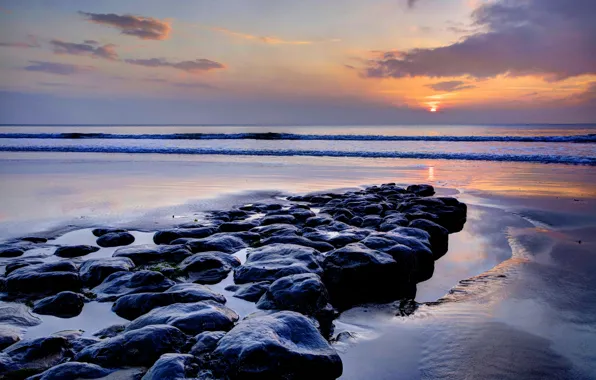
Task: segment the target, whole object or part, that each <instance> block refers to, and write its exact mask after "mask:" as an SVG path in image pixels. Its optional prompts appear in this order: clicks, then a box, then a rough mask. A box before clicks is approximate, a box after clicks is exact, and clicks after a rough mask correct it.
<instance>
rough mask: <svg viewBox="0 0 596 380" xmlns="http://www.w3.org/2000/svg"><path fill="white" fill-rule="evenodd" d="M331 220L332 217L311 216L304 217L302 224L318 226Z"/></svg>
mask: <svg viewBox="0 0 596 380" xmlns="http://www.w3.org/2000/svg"><path fill="white" fill-rule="evenodd" d="M332 222H333V219H331V218H329V217H327V216H313V217H310V218H308V219H306V221H305V222H304V224H305V225H306V226H307V227H318V226H323V225H325V224H329V223H332Z"/></svg>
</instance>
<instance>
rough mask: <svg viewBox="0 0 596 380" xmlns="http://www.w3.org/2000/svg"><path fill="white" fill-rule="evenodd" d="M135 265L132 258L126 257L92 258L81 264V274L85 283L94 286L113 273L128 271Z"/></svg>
mask: <svg viewBox="0 0 596 380" xmlns="http://www.w3.org/2000/svg"><path fill="white" fill-rule="evenodd" d="M134 267H135V264H134V263H133V262H132V260H131V259H129V258H126V257H110V258H105V259H91V260H87V261H85V262H84V263H83V264H81V267H80V268H79V275H80V276H81V280H82V281H83V283H84V284H85V285H86V286H88V287H90V288H92V287H94V286H97V285H99V284H101V283H102V281H103V280H105V278H106V277H108V276H109V275H111V274H112V273H116V272H128V271H130V270H131V269H133V268H134Z"/></svg>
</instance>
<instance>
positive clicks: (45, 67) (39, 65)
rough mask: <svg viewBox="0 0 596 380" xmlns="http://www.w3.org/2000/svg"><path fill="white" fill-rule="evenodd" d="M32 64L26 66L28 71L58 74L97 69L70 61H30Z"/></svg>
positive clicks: (72, 73) (78, 72)
mask: <svg viewBox="0 0 596 380" xmlns="http://www.w3.org/2000/svg"><path fill="white" fill-rule="evenodd" d="M29 63H31V65H29V66H26V67H25V70H27V71H37V72H43V73H49V74H57V75H74V74H81V73H86V72H89V71H93V70H95V67H93V66H82V65H72V64H69V63H59V62H47V61H29Z"/></svg>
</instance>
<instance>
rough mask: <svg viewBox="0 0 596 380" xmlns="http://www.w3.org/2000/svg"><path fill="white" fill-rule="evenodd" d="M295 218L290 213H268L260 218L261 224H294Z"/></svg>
mask: <svg viewBox="0 0 596 380" xmlns="http://www.w3.org/2000/svg"><path fill="white" fill-rule="evenodd" d="M296 222H297V220H296V218H295V217H294V216H292V215H270V216H266V217H264V218H263V219H261V226H268V225H271V224H294V223H296Z"/></svg>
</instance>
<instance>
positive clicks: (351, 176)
mask: <svg viewBox="0 0 596 380" xmlns="http://www.w3.org/2000/svg"><path fill="white" fill-rule="evenodd" d="M88 128H90V129H89V132H98V131H100V132H102V133H116V132H117V133H120V134H123V133H130V132H131V131H132V132H133V133H136V134H140V133H141V132H142V133H151V132H154V131H152V130H151V129H150V128H153V127H143V128H144V129H142V130H139V128H136V129H135V127H127V128H128V129H127V130H122V128H120V130H117V131H115V130H114V129H110V128H106V127H88ZM93 128H95V130H94V129H93ZM147 128H149V130H148V129H147ZM244 129H246V128H244ZM244 129H243V130H244ZM48 130H49V131H51V132H56V133H65V132H69V133H70V132H72V130H75V131H76V132H80V131H81V128H78V129H77V128H72V127H61V128H45V129H44V128H37V129H34V130H30V131H27V132H28V133H29V132H30V133H40V131H41V132H47V131H48ZM214 130H216V132H217V133H224V134H229V133H234V132H236V131H235V130H234V129H233V127H229V128H228V129H226V130H223V132H222V130H221V129H217V128H216V127H211V128H209V127H202V128H201V127H194V129H192V132H194V133H196V132H197V131H200V133H215V132H214ZM254 130H256V131H258V132H259V133H261V132H270V131H271V130H272V129H271V128H266V127H261V128H258V129H254ZM254 130H251V132H252V131H254ZM362 130H363V129H362V128H361V129H358V131H359V133H360V134H362ZM364 130H366V129H364ZM388 130H390V128H377V129H368V130H366V131H367V132H366V133H368V134H369V135H371V136H418V135H419V134H417V133H416V130H413V129H412V128H406V127H403V128H401V129H399V128H397V129H393V132H392V133H391V134H389V133H387V131H388ZM593 130H594V127H585V126H583V127H581V128H579V127H578V128H576V129H575V130H574V129H569V128H560V127H559V128H555V127H550V128H538V127H533V128H527V129H523V128H520V129H519V130H517V132H515V133H512V132H513V131H512V130H511V129H507V128H504V127H503V128H501V129H498V128H496V127H495V128H492V129H486V130H483V129H479V128H472V127H470V128H467V127H461V128H458V129H448V128H446V129H440V128H436V131H438V133H435V134H434V136H439V139H438V141H436V142H432V141H425V140H422V141H408V140H406V141H380V140H379V139H378V138H377V140H376V141H375V140H373V141H365V140H361V141H358V140H356V141H348V142H345V141H338V140H337V139H334V141H331V142H329V141H320V140H319V141H308V140H304V141H291V140H282V141H260V140H254V139H245V138H242V139H238V140H223V139H215V140H209V141H202V140H201V141H195V140H186V141H183V142H180V141H172V140H165V141H164V140H160V139H156V138H153V139H145V140H142V139H114V140H101V139H99V140H94V139H85V138H83V139H64V138H55V139H48V138H36V139H20V138H7V137H6V136H3V138H0V146H3V147H31V146H35V147H40V146H43V147H47V151H40V150H39V149H38V150H37V151H16V152H15V151H6V150H5V151H3V152H0V176H1V178H2V182H1V184H0V192H1V193H2V200H1V201H0V230H1V231H2V233H1V234H0V240H1V242H2V243H6V242H10V241H14V239H19V238H22V237H26V236H37V237H42V238H44V239H48V241H47V243H45V244H44V246H43V248H37V249H31V250H27V251H26V252H25V253H24V255H23V256H22V257H20V258H19V259H23V258H25V259H26V258H29V257H37V258H41V259H42V261H47V262H55V261H59V260H60V259H59V258H56V256H54V255H53V253H54V251H55V247H56V246H62V245H77V244H85V245H92V246H93V245H95V244H96V243H95V240H96V237H95V236H93V234H92V230H93V229H94V228H98V227H102V228H105V227H109V228H120V229H127V230H129V231H130V232H131V234H132V235H133V236H134V238H135V242H134V244H135V245H136V244H153V236H154V233H155V232H156V231H160V230H166V229H171V228H173V227H174V226H179V225H182V224H185V223H191V224H192V223H201V222H203V221H204V220H205V218H206V217H207V216H208V214H209V212H210V211H213V210H229V209H231V208H233V207H238V206H243V205H247V204H259V203H265V204H267V203H280V202H281V203H283V202H287V201H288V199H289V197H292V196H299V195H304V194H307V193H326V192H329V193H337V194H342V193H346V192H350V191H351V192H354V191H360V190H362V189H365V188H367V187H370V186H373V185H381V184H384V183H395V184H396V185H397V186H402V187H407V186H408V185H411V184H430V185H432V186H434V188H435V190H436V197H449V198H451V197H453V198H456V199H457V200H458V201H459V202H462V203H465V204H466V205H467V221H466V223H465V225H464V226H463V229H462V230H461V231H459V232H454V233H452V234H450V235H449V250H448V252H447V253H446V254H445V255H444V256H443V257H441V258H440V259H438V260H437V261H436V263H435V267H434V273H433V275H432V277H431V278H429V279H427V280H425V281H422V282H420V283H418V284H417V290H416V296H415V301H416V305H415V311H414V312H413V313H412V312H409V311H408V312H407V313H405V312H404V311H403V308H402V307H401V306H400V305H398V304H396V303H394V302H390V303H374V304H370V305H367V306H357V305H355V306H354V307H349V308H347V309H345V310H342V313H341V314H340V315H339V317H338V318H337V319H335V320H334V322H333V323H334V326H335V328H334V332H333V336H332V337H331V338H330V341H331V345H332V347H333V348H334V349H335V350H336V351H337V352H338V353H339V356H340V357H341V360H342V363H343V374H342V377H341V378H342V379H361V378H367V377H370V378H375V379H395V378H400V379H402V378H403V379H424V378H484V379H509V378H511V379H515V378H546V377H549V378H560V379H567V378H569V379H581V378H586V379H588V378H593V376H594V374H595V373H596V355H595V354H594V353H595V352H596V320H595V319H594V315H596V309H594V305H593V302H591V299H593V298H594V296H596V290H594V289H596V287H595V285H596V276H595V275H594V269H596V258H594V255H593V253H594V252H596V241H595V240H594V233H595V232H596V219H595V217H594V215H596V172H595V171H594V166H593V165H592V164H590V162H592V161H591V160H596V147H595V145H596V144H594V143H593V142H589V143H579V142H568V141H566V142H557V141H548V139H547V140H546V141H547V142H544V141H536V142H532V141H530V142H523V141H512V142H508V140H507V139H505V138H504V137H503V136H506V137H511V136H512V135H513V136H518V138H519V136H526V137H527V136H542V137H544V136H546V137H549V136H550V137H553V136H555V137H556V138H560V137H562V136H566V137H567V136H586V135H590V134H591V133H592V132H593ZM85 131H87V130H85ZM275 131H276V132H277V131H278V130H277V129H276V130H275ZM404 131H407V133H406V132H404ZM519 131H521V132H519ZM562 131H564V132H562ZM2 132H3V133H14V130H12V129H10V128H6V129H5V130H3V131H2ZM21 132H22V130H21ZM167 132H168V133H188V131H187V130H184V128H179V129H174V128H173V129H167ZM280 132H288V133H297V134H306V133H318V134H330V135H335V134H336V132H335V131H334V130H332V129H327V130H324V129H317V130H315V131H314V132H313V131H312V130H308V128H302V129H300V128H289V127H288V128H286V129H285V130H284V129H283V128H281V129H280ZM153 134H154V133H153ZM349 134H350V129H349V128H347V129H345V130H343V131H342V135H349ZM429 135H433V134H432V133H430V134H429ZM472 135H473V136H481V137H482V138H487V137H489V136H491V138H494V136H497V137H498V138H500V139H501V140H503V141H501V142H500V144H502V146H499V145H498V143H494V142H491V143H489V142H482V141H480V142H478V141H463V142H462V141H449V139H448V138H441V136H472ZM499 136H500V137H499ZM556 138H555V140H556ZM468 140H469V139H468ZM184 144H189V145H188V146H187V148H189V149H195V151H194V153H195V154H191V153H190V152H187V153H186V154H179V153H177V152H176V151H175V150H176V149H180V147H184V146H185V145H184ZM200 144H205V146H209V147H210V149H216V150H217V149H220V150H222V151H224V150H225V152H227V154H207V153H208V152H203V153H197V151H196V149H203V148H204V147H203V146H202V145H200ZM483 144H484V145H483ZM495 144H497V145H495ZM57 146H69V147H80V146H85V147H90V149H91V148H93V147H102V149H103V150H104V151H102V150H101V149H99V150H97V151H96V152H93V153H92V152H89V151H85V152H81V151H76V150H74V151H60V150H59V149H58V150H57V149H56V147H57ZM106 147H108V148H109V147H113V148H114V149H122V148H126V150H125V151H124V152H122V153H112V152H111V151H109V150H108V151H109V152H110V153H106V152H105V148H106ZM164 147H170V148H171V149H172V151H171V152H168V153H167V154H164V152H162V153H158V152H156V151H155V149H158V148H159V149H163V148H164ZM44 149H46V148H44ZM93 149H95V148H93ZM142 149H149V150H147V151H146V152H144V151H143V150H142ZM151 149H153V150H151ZM290 149H291V150H293V151H302V152H313V151H316V152H320V151H323V150H326V151H333V152H342V151H346V152H368V153H370V154H369V155H368V156H363V157H353V156H348V157H333V156H329V155H326V156H324V155H323V156H321V155H318V156H317V155H313V154H304V155H300V154H299V155H273V154H270V155H267V156H255V155H247V154H242V152H244V153H246V151H250V152H255V151H260V150H267V151H272V150H275V151H280V150H283V151H287V150H290ZM21 150H26V149H21ZM399 150H401V152H402V153H407V154H408V155H415V154H433V155H437V157H440V158H438V159H437V158H433V156H430V155H429V156H423V157H420V158H392V157H383V155H382V154H376V153H383V152H395V151H399ZM229 152H236V153H233V154H230V153H229ZM470 152H472V153H473V154H476V155H477V157H476V158H477V159H474V158H473V157H472V158H470V157H467V158H466V159H460V158H461V157H458V156H457V155H458V154H464V153H465V154H470ZM211 153H212V152H211ZM373 153H374V154H373ZM480 156H481V157H480ZM480 158H482V159H480ZM491 158H492V159H491ZM116 249H117V248H103V247H102V248H100V249H99V250H97V251H96V252H93V253H90V254H89V255H87V256H84V257H81V258H80V259H77V260H75V261H77V262H78V261H81V260H87V259H95V258H105V257H111V256H112V254H113V253H114V252H115V250H116ZM240 256H242V254H240ZM0 260H1V261H0V268H1V269H0V271H2V273H3V272H4V270H5V268H4V266H5V265H6V264H7V263H9V262H10V260H13V259H7V258H1V259H0ZM244 260H245V258H241V261H244ZM228 285H233V280H232V278H231V277H228V278H226V279H225V280H223V281H222V282H220V283H217V284H213V285H208V286H209V287H211V288H212V289H213V290H214V291H216V292H219V293H221V294H223V295H224V296H225V297H226V299H227V301H228V302H227V304H226V305H227V306H228V307H229V308H231V309H232V310H234V311H235V312H236V313H238V315H239V316H240V317H241V318H243V317H245V316H246V315H248V314H250V313H252V312H255V311H256V309H255V307H254V303H250V302H246V301H243V300H238V299H235V297H233V292H230V291H229V290H226V289H225V288H226V287H227V286H228ZM110 307H111V302H97V301H95V300H91V302H88V303H85V306H84V307H83V309H82V312H81V313H80V314H79V315H78V316H76V317H74V318H58V317H55V316H46V315H36V314H34V315H35V316H37V317H38V318H40V319H41V323H39V324H37V325H35V326H31V327H28V328H23V329H22V331H21V334H22V338H23V339H31V338H39V337H44V336H48V335H50V334H53V333H56V332H59V331H63V330H78V329H80V330H83V332H82V336H85V337H91V336H92V334H93V333H95V332H96V331H98V330H100V329H102V328H105V327H108V326H110V325H114V324H119V323H124V322H126V320H125V319H122V318H121V317H119V316H117V315H116V314H114V313H113V312H112V311H111V310H110ZM488 362H490V365H486V363H488Z"/></svg>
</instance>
